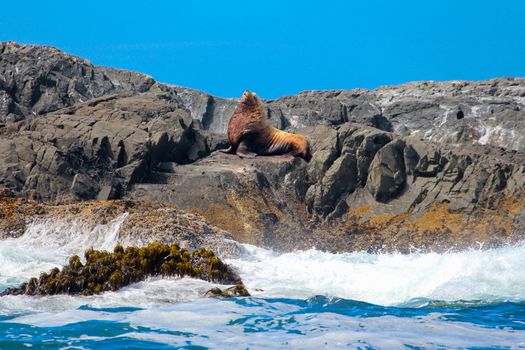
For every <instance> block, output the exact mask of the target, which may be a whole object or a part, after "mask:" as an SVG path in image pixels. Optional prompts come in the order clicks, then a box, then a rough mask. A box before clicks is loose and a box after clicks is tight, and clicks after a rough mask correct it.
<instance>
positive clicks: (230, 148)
mask: <svg viewBox="0 0 525 350" xmlns="http://www.w3.org/2000/svg"><path fill="white" fill-rule="evenodd" d="M219 152H222V153H234V152H233V147H232V146H230V147H229V148H226V149H220V150H219Z"/></svg>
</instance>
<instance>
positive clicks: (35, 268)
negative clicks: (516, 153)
mask: <svg viewBox="0 0 525 350" xmlns="http://www.w3.org/2000/svg"><path fill="white" fill-rule="evenodd" d="M126 218H127V216H126V215H122V216H119V217H117V218H116V219H115V220H113V221H111V222H109V223H107V224H105V225H98V226H96V227H94V228H89V227H86V226H85V225H83V224H82V223H81V222H65V221H61V220H48V221H41V222H34V223H32V224H30V225H29V226H28V229H27V231H26V232H25V234H24V235H23V236H21V237H19V238H16V239H8V240H4V241H0V289H4V288H6V287H10V286H14V285H17V284H19V283H20V282H22V281H24V280H27V279H28V278H29V277H31V276H38V274H39V273H40V272H41V271H48V270H49V269H50V268H52V267H54V266H60V265H62V264H64V263H65V262H66V260H67V258H68V257H69V256H70V255H72V254H78V255H82V253H83V251H84V250H85V249H87V248H88V247H91V246H93V247H94V248H96V249H106V250H111V249H112V248H113V247H114V245H115V244H116V243H117V241H118V239H119V229H120V225H121V224H122V223H123V222H124V221H125V220H126ZM244 248H245V254H244V255H243V256H242V257H240V258H238V259H230V260H227V262H228V263H229V264H231V265H233V266H234V267H236V268H237V269H238V270H239V273H240V275H241V277H242V278H243V280H244V282H245V284H246V286H247V287H248V289H249V290H250V291H251V292H252V294H253V297H251V298H241V299H232V300H216V299H203V298H202V297H201V296H202V295H203V294H204V292H205V291H206V290H208V289H209V288H211V287H213V286H214V285H212V284H210V283H207V282H204V281H200V280H193V279H160V278H155V279H149V280H146V281H144V282H140V283H137V284H135V285H132V286H128V287H126V288H124V289H122V290H120V291H118V292H108V293H104V294H102V295H98V296H90V297H80V296H64V295H62V296H49V297H28V296H8V297H3V298H0V348H1V349H3V348H18V347H23V346H24V344H25V346H33V347H36V348H39V347H48V348H65V347H70V348H90V349H91V348H115V349H118V348H122V347H124V346H128V347H135V348H145V347H148V348H158V349H163V348H173V347H175V348H182V347H184V348H192V347H194V348H214V349H215V348H250V349H259V348H260V349H263V348H307V349H319V348H340V347H349V348H387V349H390V348H403V347H404V348H414V347H416V348H417V347H420V348H479V347H483V348H486V347H488V348H491V347H499V348H520V347H523V348H525V245H524V244H520V245H516V246H512V247H504V248H498V249H492V250H485V251H481V250H467V251H463V252H454V253H452V252H451V253H444V254H437V253H425V254H423V253H421V254H420V253H417V254H410V255H402V254H368V253H363V252H358V253H346V254H331V253H326V252H321V251H317V250H308V251H298V252H293V253H286V254H278V253H276V252H273V251H271V250H266V249H262V248H258V247H254V246H250V245H244Z"/></svg>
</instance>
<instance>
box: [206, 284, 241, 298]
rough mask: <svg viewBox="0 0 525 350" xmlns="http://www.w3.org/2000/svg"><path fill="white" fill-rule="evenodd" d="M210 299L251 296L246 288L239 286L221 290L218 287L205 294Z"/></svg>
mask: <svg viewBox="0 0 525 350" xmlns="http://www.w3.org/2000/svg"><path fill="white" fill-rule="evenodd" d="M204 296H205V297H208V298H238V297H249V296H251V295H250V293H249V292H248V290H247V289H246V287H245V286H243V285H242V284H238V285H236V286H233V287H229V288H226V289H224V290H221V289H220V288H218V287H215V288H212V289H210V290H209V291H207V292H206V293H205V294H204Z"/></svg>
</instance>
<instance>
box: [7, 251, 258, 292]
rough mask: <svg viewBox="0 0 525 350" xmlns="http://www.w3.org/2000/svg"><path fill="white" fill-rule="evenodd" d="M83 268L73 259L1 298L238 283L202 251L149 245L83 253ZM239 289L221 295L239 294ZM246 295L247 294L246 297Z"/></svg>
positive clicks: (227, 271) (224, 266)
mask: <svg viewBox="0 0 525 350" xmlns="http://www.w3.org/2000/svg"><path fill="white" fill-rule="evenodd" d="M84 256H85V260H86V262H85V264H83V263H82V262H81V260H80V258H79V257H78V256H77V255H74V256H72V257H71V258H69V263H68V264H67V265H66V266H64V267H63V268H62V270H59V269H58V268H54V269H52V270H51V272H50V273H45V272H42V273H41V274H40V277H39V278H38V279H37V278H36V277H33V278H31V279H30V280H29V282H26V283H22V284H21V285H20V286H19V287H18V288H8V289H6V290H4V291H3V292H2V293H0V296H5V295H21V294H25V295H55V294H70V295H75V294H81V295H92V294H100V293H103V292H106V291H116V290H118V289H120V288H122V287H125V286H127V285H130V284H132V283H137V282H140V281H142V280H144V279H146V278H147V277H150V276H159V275H161V276H178V277H185V276H189V277H193V278H200V279H203V280H205V281H210V282H217V283H223V284H233V283H237V284H239V283H241V280H240V277H239V276H238V275H237V273H236V272H234V271H233V270H232V269H231V268H230V267H229V266H228V265H226V264H224V263H223V262H222V261H221V260H220V259H219V258H217V257H216V256H215V254H214V253H213V252H212V251H211V250H206V249H204V248H202V249H198V250H195V251H193V252H192V253H191V254H190V253H189V252H188V251H187V250H186V249H181V248H180V247H179V246H178V245H177V244H175V243H173V244H171V245H167V244H163V243H151V244H149V245H148V246H146V247H142V248H136V247H128V248H126V249H124V248H123V247H122V246H121V245H117V246H116V247H115V249H114V251H113V253H109V252H105V251H96V250H93V249H88V250H86V252H85V254H84ZM244 292H245V293H247V291H246V290H245V289H244V290H243V287H242V286H239V287H236V288H235V289H233V290H231V292H228V290H225V291H224V292H223V294H224V295H230V294H231V295H234V294H239V295H240V294H243V293H244ZM248 295H249V294H248Z"/></svg>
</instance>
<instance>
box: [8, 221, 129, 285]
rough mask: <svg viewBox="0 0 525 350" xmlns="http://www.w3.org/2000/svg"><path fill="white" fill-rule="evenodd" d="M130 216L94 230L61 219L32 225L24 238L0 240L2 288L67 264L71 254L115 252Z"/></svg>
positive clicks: (80, 222)
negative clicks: (93, 251)
mask: <svg viewBox="0 0 525 350" xmlns="http://www.w3.org/2000/svg"><path fill="white" fill-rule="evenodd" d="M127 216H128V214H127V213H125V214H122V215H119V216H118V217H116V218H115V219H114V220H112V221H110V222H109V223H107V224H100V225H96V226H95V227H93V228H90V227H87V226H86V224H85V223H83V222H82V221H66V220H61V219H47V220H41V221H34V222H32V223H30V224H29V225H28V227H27V229H26V231H25V233H24V234H23V235H22V236H21V237H18V238H12V239H6V240H1V241H0V287H2V286H5V285H12V284H16V283H19V282H20V281H24V280H27V279H28V278H30V277H33V276H38V274H39V273H40V272H41V271H49V270H50V269H51V268H53V267H55V266H60V265H63V264H65V263H66V260H67V259H68V257H69V256H71V255H74V254H78V255H80V256H81V257H83V252H84V251H85V250H86V249H87V248H89V247H93V248H95V249H100V250H112V249H113V248H114V246H115V244H116V243H117V241H118V236H119V230H120V226H121V225H122V223H123V222H124V220H125V219H126V218H127Z"/></svg>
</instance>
